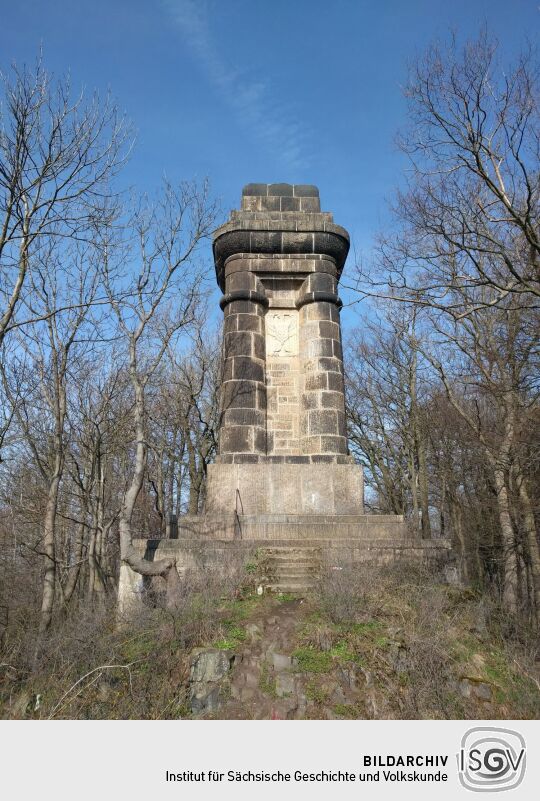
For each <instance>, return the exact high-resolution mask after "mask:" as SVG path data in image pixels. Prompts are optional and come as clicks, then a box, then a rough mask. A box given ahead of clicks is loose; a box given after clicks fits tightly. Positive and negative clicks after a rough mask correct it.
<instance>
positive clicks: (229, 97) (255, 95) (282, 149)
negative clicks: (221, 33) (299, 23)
mask: <svg viewBox="0 0 540 801" xmlns="http://www.w3.org/2000/svg"><path fill="white" fill-rule="evenodd" d="M164 3H165V5H166V7H167V9H168V10H169V12H170V14H171V16H172V18H173V20H174V22H175V23H176V25H178V27H179V28H180V29H181V30H182V32H183V33H184V35H185V41H186V43H187V44H188V45H189V47H190V48H191V50H192V52H193V54H194V56H195V57H196V58H197V60H198V61H199V63H200V65H201V67H202V69H203V70H204V71H205V73H206V75H207V77H208V79H209V81H210V82H211V83H212V84H213V85H214V86H215V87H216V89H217V90H218V91H219V92H220V94H221V97H222V99H223V101H224V102H225V103H226V104H227V105H228V106H229V108H231V109H232V111H233V112H234V114H235V116H236V117H237V119H238V122H239V123H240V124H241V125H242V127H243V128H244V130H246V131H247V132H248V133H249V135H250V136H251V137H252V138H253V139H254V140H256V141H258V142H259V143H260V144H261V145H262V146H263V147H264V148H265V149H266V151H267V152H268V153H269V155H272V156H273V158H275V159H276V160H277V161H278V163H279V164H280V165H281V166H282V167H283V169H284V170H286V171H287V170H295V169H302V168H305V167H307V166H308V165H309V161H310V159H309V156H308V155H307V153H306V136H305V132H304V130H303V127H302V126H301V125H300V122H299V121H298V119H295V117H294V112H293V111H292V110H291V109H290V108H287V107H286V106H285V104H283V103H282V102H280V101H279V100H277V99H276V97H275V95H274V93H273V92H272V89H271V87H270V86H269V85H268V83H266V82H265V81H262V80H257V79H255V78H254V77H253V76H251V75H250V74H249V71H248V70H247V69H242V70H239V69H236V68H235V67H233V66H232V65H231V63H229V62H228V60H227V59H226V58H225V57H224V56H223V55H222V53H221V51H220V46H219V43H218V42H216V40H215V37H214V35H213V34H212V31H211V28H210V25H209V9H208V3H207V2H205V1H204V0H164Z"/></svg>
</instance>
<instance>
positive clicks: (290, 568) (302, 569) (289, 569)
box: [263, 562, 321, 576]
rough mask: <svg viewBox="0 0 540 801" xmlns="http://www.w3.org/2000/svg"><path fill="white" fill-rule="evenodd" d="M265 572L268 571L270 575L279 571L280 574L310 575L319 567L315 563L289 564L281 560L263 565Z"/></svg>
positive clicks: (318, 569)
mask: <svg viewBox="0 0 540 801" xmlns="http://www.w3.org/2000/svg"><path fill="white" fill-rule="evenodd" d="M263 569H264V572H265V573H270V574H272V575H274V574H276V573H279V575H281V576H285V575H290V574H291V573H298V574H299V575H304V576H307V575H310V574H311V573H317V572H318V571H320V569H321V567H320V565H317V564H313V563H311V564H309V565H298V564H296V563H294V562H291V563H290V564H289V563H287V562H283V563H282V564H279V565H269V564H268V563H267V564H265V565H264V566H263Z"/></svg>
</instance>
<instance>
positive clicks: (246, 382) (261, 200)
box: [207, 184, 362, 514]
mask: <svg viewBox="0 0 540 801" xmlns="http://www.w3.org/2000/svg"><path fill="white" fill-rule="evenodd" d="M348 249H349V237H348V234H347V232H346V231H345V229H343V228H341V227H340V226H338V225H336V224H335V223H334V221H333V217H332V214H330V213H328V212H321V207H320V199H319V191H318V189H317V187H315V186H312V185H304V184H302V185H293V184H248V185H247V186H246V187H244V190H243V192H242V203H241V208H240V209H239V210H238V211H233V212H232V214H231V218H230V220H229V222H228V223H226V224H225V225H224V226H222V227H221V228H219V229H218V230H217V231H216V233H215V237H214V258H215V264H216V277H217V281H218V284H219V286H220V287H221V288H222V290H223V298H222V300H221V307H222V309H223V311H224V346H223V347H224V352H223V357H224V358H223V376H222V388H221V418H220V437H219V454H218V457H217V464H218V465H221V466H222V467H221V468H218V467H214V469H213V470H212V471H211V473H210V474H209V481H208V494H207V496H208V508H209V509H215V508H223V505H224V504H225V506H227V505H228V507H229V508H230V506H231V503H232V499H231V496H230V494H229V492H228V491H227V496H226V497H223V495H222V493H223V491H224V488H225V487H228V486H229V485H230V484H231V479H230V476H235V480H236V482H237V485H236V488H235V493H234V494H236V491H237V492H238V493H239V494H240V495H241V496H242V497H247V495H248V493H249V491H248V485H249V483H250V482H249V479H248V484H246V483H245V481H244V479H243V476H242V473H241V472H240V473H239V472H238V471H236V472H234V471H231V470H228V468H227V467H225V466H226V465H238V464H261V465H262V464H266V465H271V464H276V463H279V462H282V463H284V464H288V463H290V464H297V465H299V467H298V468H297V473H298V475H300V474H302V476H305V478H303V479H302V481H303V482H304V483H305V482H307V481H308V478H307V476H308V475H309V469H308V468H307V467H305V466H306V465H309V464H321V463H325V464H327V465H330V464H335V465H338V464H339V465H345V464H346V465H348V466H349V472H350V473H351V477H350V479H348V480H346V481H345V485H346V486H348V487H349V488H352V487H353V486H356V487H359V486H361V484H362V478H361V475H358V476H357V477H356V478H353V477H352V474H353V473H354V474H359V473H361V468H360V467H358V466H356V465H354V464H353V460H352V459H351V457H350V456H349V455H348V448H347V436H346V423H345V396H344V383H343V360H342V359H343V356H342V347H341V326H340V317H339V312H340V308H341V302H340V300H339V296H338V283H339V278H340V275H341V271H342V269H343V265H344V263H345V259H346V256H347V252H348ZM300 465H304V467H300ZM329 469H330V467H328V470H329ZM345 472H346V470H344V468H341V469H340V470H339V471H337V472H336V477H335V481H334V480H333V479H332V480H329V481H328V482H327V488H326V492H325V490H324V488H322V489H321V491H320V492H318V493H317V497H318V498H319V501H318V504H316V505H315V506H316V508H317V510H318V511H319V512H321V513H326V512H334V513H335V511H336V508H335V501H334V492H333V489H332V487H333V485H334V484H335V483H337V476H338V475H339V476H340V477H341V478H340V480H342V478H343V475H344V473H345ZM266 474H267V475H268V479H267V480H266V479H263V478H261V479H260V480H258V484H259V486H262V485H264V486H265V487H266V490H267V491H268V492H269V493H270V496H271V497H274V498H275V499H276V501H275V503H276V506H275V508H274V511H275V512H277V513H279V512H282V511H284V510H285V508H284V507H283V508H281V507H282V505H283V503H284V504H285V505H286V506H290V504H289V502H288V500H287V498H289V496H290V493H291V486H292V485H295V484H296V483H298V482H292V484H291V483H290V482H289V484H288V485H287V486H286V485H285V484H282V480H281V477H282V475H284V473H283V472H281V473H280V471H277V470H275V469H270V468H269V469H268V470H267V471H266ZM266 474H265V473H264V471H263V472H262V473H261V476H263V475H266ZM329 475H330V474H329V473H328V472H327V476H329ZM270 476H272V479H270ZM238 482H239V483H238ZM269 482H270V483H269ZM280 497H281V501H282V503H281V505H280V501H279V498H280ZM302 497H303V496H302ZM351 503H353V505H354V513H358V514H359V513H361V511H362V498H361V497H360V496H359V497H357V498H356V499H354V500H353V499H349V506H350V504H351ZM306 504H307V505H306V506H305V507H304V508H302V509H299V511H308V510H309V509H311V510H312V511H313V508H314V506H313V504H312V503H308V501H307V495H306ZM264 510H265V511H268V509H267V508H266V507H265V509H264ZM259 511H261V512H262V511H263V506H262V505H261V506H260V508H259ZM351 513H353V512H351Z"/></svg>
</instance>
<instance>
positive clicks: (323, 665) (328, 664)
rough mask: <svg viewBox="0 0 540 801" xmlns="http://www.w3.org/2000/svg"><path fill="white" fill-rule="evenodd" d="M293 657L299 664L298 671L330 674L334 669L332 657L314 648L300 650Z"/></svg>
mask: <svg viewBox="0 0 540 801" xmlns="http://www.w3.org/2000/svg"><path fill="white" fill-rule="evenodd" d="M293 657H294V658H295V659H296V660H297V662H298V670H300V671H302V672H304V673H328V672H329V671H330V670H331V669H332V656H331V654H330V653H328V652H325V651H319V650H317V649H316V648H313V647H305V648H298V649H297V650H296V651H295V652H294V653H293Z"/></svg>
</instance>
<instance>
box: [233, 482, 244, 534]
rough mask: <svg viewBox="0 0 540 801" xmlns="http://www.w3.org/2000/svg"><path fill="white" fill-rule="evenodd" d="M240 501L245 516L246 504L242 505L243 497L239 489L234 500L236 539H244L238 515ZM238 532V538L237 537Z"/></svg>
mask: <svg viewBox="0 0 540 801" xmlns="http://www.w3.org/2000/svg"><path fill="white" fill-rule="evenodd" d="M238 501H240V508H241V510H242V514H244V504H243V503H242V496H241V495H240V490H239V489H238V487H237V488H236V495H235V500H234V522H235V526H234V538H235V539H242V523H241V522H240V515H239V514H238ZM237 532H238V537H237Z"/></svg>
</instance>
